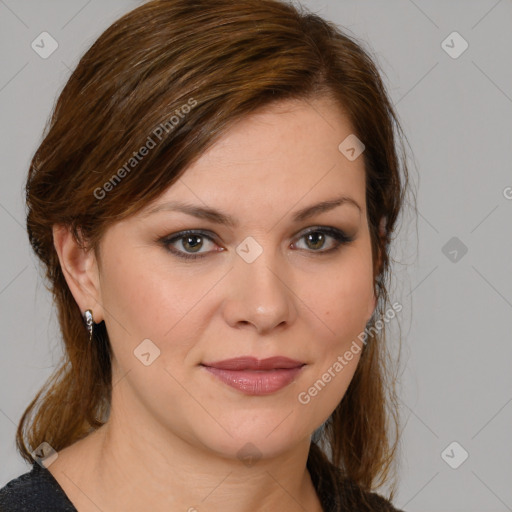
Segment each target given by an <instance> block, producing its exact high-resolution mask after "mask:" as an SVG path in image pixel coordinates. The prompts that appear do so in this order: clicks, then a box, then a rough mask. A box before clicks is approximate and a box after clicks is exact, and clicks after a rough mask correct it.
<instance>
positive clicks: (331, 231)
mask: <svg viewBox="0 0 512 512" xmlns="http://www.w3.org/2000/svg"><path fill="white" fill-rule="evenodd" d="M312 233H323V234H326V235H328V236H330V237H331V238H333V239H334V240H336V242H337V243H336V246H335V247H333V248H331V249H327V250H323V251H321V250H319V251H315V250H310V251H308V250H306V252H312V253H314V254H321V255H325V254H332V253H334V252H336V251H338V250H339V249H341V247H342V246H343V245H347V244H349V243H351V242H353V241H354V237H353V236H348V235H347V234H346V233H344V232H343V231H340V230H339V229H336V228H330V227H321V226H318V227H315V228H313V229H310V230H309V231H307V232H306V233H304V234H303V235H302V236H301V237H300V238H299V240H301V239H303V238H305V237H306V236H308V235H310V234H312ZM187 236H198V237H201V238H206V239H208V240H210V241H211V242H214V243H215V240H214V239H213V237H211V236H209V235H207V234H206V233H205V232H204V231H195V230H186V231H181V232H180V233H176V234H174V235H170V236H165V237H163V238H160V239H159V240H158V242H160V243H161V244H162V245H163V246H164V248H165V249H167V250H168V251H169V252H171V253H172V254H174V255H176V256H177V257H178V258H182V259H184V260H196V259H200V258H204V257H205V256H207V255H208V254H209V253H210V252H211V251H208V252H204V253H197V254H190V253H186V252H181V251H177V250H175V249H171V248H170V247H169V246H170V245H171V244H172V243H174V242H176V241H179V240H181V239H184V238H186V237H187ZM218 252H220V251H218Z"/></svg>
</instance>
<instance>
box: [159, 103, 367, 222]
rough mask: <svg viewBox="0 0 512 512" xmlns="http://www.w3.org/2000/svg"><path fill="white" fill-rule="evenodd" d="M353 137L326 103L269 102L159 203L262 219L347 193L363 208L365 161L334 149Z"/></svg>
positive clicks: (210, 151) (338, 112) (209, 152)
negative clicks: (243, 212)
mask: <svg viewBox="0 0 512 512" xmlns="http://www.w3.org/2000/svg"><path fill="white" fill-rule="evenodd" d="M352 134H353V129H352V126H351V123H350V120H349V119H348V117H347V116H346V115H345V114H344V112H343V110H342V108H341V107H340V106H339V105H337V104H336V103H334V102H333V100H331V99H328V98H322V99H308V100H287V101H283V102H279V103H275V104H273V105H271V106H268V107H266V108H265V109H263V110H261V111H258V112H256V113H253V114H251V115H249V116H247V117H244V118H243V119H241V120H240V121H237V122H236V123H234V124H233V125H232V126H231V127H230V128H229V129H228V130H227V131H226V132H225V133H224V134H223V136H222V137H221V138H220V139H219V140H218V141H217V142H216V143H215V144H214V145H213V146H212V147H211V148H209V149H208V150H207V151H206V152H205V153H204V154H203V155H201V157H200V158H199V159H198V160H196V161H195V162H194V164H192V165H191V166H190V167H189V168H188V169H187V170H186V171H185V173H184V174H183V175H182V177H181V179H180V180H178V182H176V183H175V184H174V185H172V186H171V187H169V189H168V190H167V191H166V193H165V194H163V195H162V196H161V198H160V199H159V200H158V201H157V203H160V202H163V201H166V200H171V199H180V200H186V201H189V202H195V203H198V202H199V203H201V202H202V203H204V204H206V205H212V206H216V207H227V206H230V205H232V206H233V207H235V206H236V207H238V208H240V209H243V208H244V207H246V208H252V209H254V208H255V207H256V208H258V211H260V213H261V214H263V213H264V212H265V211H269V210H276V209H278V210H279V209H286V208H287V207H291V206H292V205H294V204H296V205H297V209H298V208H299V207H300V206H305V205H307V204H311V203H312V202H314V201H316V200H326V199H329V198H331V197H334V196H339V195H340V194H346V195H348V196H351V197H353V198H354V199H355V200H356V201H357V202H358V203H359V204H360V205H361V207H362V208H363V209H364V208H365V195H366V194H365V170H364V160H363V156H362V155H361V156H360V157H358V158H357V159H355V160H353V161H350V160H349V159H347V158H346V157H345V156H344V154H343V153H342V152H341V151H340V150H339V145H340V143H341V142H342V141H343V140H345V139H346V138H347V137H348V136H350V135H352ZM354 210H355V209H354Z"/></svg>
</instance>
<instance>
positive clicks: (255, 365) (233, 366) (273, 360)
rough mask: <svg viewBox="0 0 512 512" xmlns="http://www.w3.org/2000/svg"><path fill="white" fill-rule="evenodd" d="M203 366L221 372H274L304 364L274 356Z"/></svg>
mask: <svg viewBox="0 0 512 512" xmlns="http://www.w3.org/2000/svg"><path fill="white" fill-rule="evenodd" d="M201 364H202V365H203V366H209V367H211V368H219V369H221V370H275V369H277V368H286V369H288V368H298V367H300V366H303V365H304V364H305V363H302V362H301V361H296V360H294V359H290V358H289V357H283V356H274V357H269V358H267V359H257V358H255V357H252V356H241V357H234V358H232V359H225V360H223V361H214V362H212V363H201Z"/></svg>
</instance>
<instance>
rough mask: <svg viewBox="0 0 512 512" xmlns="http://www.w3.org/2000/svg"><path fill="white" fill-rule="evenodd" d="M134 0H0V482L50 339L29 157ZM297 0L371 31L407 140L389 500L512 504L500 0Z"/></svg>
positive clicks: (511, 110)
mask: <svg viewBox="0 0 512 512" xmlns="http://www.w3.org/2000/svg"><path fill="white" fill-rule="evenodd" d="M140 3H141V2H136V1H119V0H108V1H105V0H103V1H100V0H89V1H86V0H59V1H41V0H38V1H35V0H33V1H26V0H17V1H15V0H0V42H1V44H0V48H1V49H0V52H1V58H2V65H1V67H0V108H1V123H0V130H1V134H0V145H1V148H0V150H1V155H2V162H1V178H2V181H1V184H2V186H1V188H0V226H1V230H2V243H1V244H0V262H1V265H0V307H1V311H2V314H1V319H0V322H1V325H0V329H1V331H0V332H1V336H2V357H1V359H0V375H1V386H0V388H1V391H0V393H1V394H0V439H1V444H0V458H1V461H2V462H1V463H0V487H1V486H2V485H4V484H5V483H6V482H7V481H8V480H10V479H12V478H14V477H16V476H18V475H20V474H21V473H22V472H25V471H27V470H28V469H29V468H28V466H27V465H26V464H25V463H24V462H22V461H21V459H20V458H19V457H18V456H17V454H16V452H15V448H14V436H15V431H16V426H17V422H18V420H19V418H20V416H21V414H22V412H23V411H24V409H25V407H26V406H27V405H28V402H29V401H30V400H31V399H32V397H33V396H34V395H35V393H36V391H37V390H38V389H39V388H40V386H41V385H42V384H43V382H44V381H45V380H46V378H47V377H48V376H49V375H50V373H51V372H52V370H53V368H54V366H55V365H56V364H57V363H58V359H59V357H60V355H61V346H60V341H59V336H58V330H57V322H56V319H55V317H54V313H53V311H52V305H51V301H50V296H49V294H48V292H47V291H46V290H45V287H44V284H43V281H42V279H41V277H40V276H39V274H38V270H37V262H36V259H35V256H32V254H31V250H30V247H29V244H28V239H27V236H26V232H25V228H24V206H23V190H22V187H23V182H24V179H25V175H26V171H27V169H28V164H29V162H30V160H31V157H32V155H33V152H34V151H35V149H36V148H37V146H38V144H39V143H40V141H41V136H42V131H43V127H44V125H45V122H46V119H47V117H48V115H49V114H50V111H51V108H52V106H53V103H54V101H55V99H56V97H57V94H58V93H59V92H60V90H61V88H62V86H63V85H64V83H65V81H66V80H67V78H68V76H69V75H70V70H71V69H72V68H73V67H74V66H75V65H76V63H77V62H78V58H79V57H80V56H81V55H82V54H83V52H84V51H85V50H86V49H87V48H88V47H89V46H90V45H91V44H92V42H93V41H94V40H95V39H96V38H97V37H98V36H99V35H100V33H101V32H102V31H103V30H104V29H105V28H106V27H107V26H109V25H110V24H111V23H112V22H113V21H114V20H116V19H117V18H118V17H119V16H120V15H122V14H123V13H124V12H127V11H128V10H131V9H132V8H134V7H136V6H137V5H138V4H140ZM303 4H304V5H305V6H307V7H309V8H311V9H312V10H314V11H316V12H318V13H320V14H321V15H323V16H325V17H326V18H328V19H331V20H333V21H335V22H336V23H338V24H339V25H340V26H341V27H344V28H345V29H347V31H348V33H349V34H352V35H355V36H356V37H359V38H361V39H362V40H363V42H365V43H366V44H367V45H369V48H370V50H371V51H372V52H373V55H374V57H375V58H376V59H377V62H378V65H379V66H380V68H381V70H382V72H383V74H384V80H385V82H386V85H387V87H388V90H389V92H390V95H391V98H392V100H393V102H394V104H395V106H396V109H397V112H398V115H399V117H400V120H401V122H402V125H403V128H404V130H405V132H406V134H407V137H408V139H409V142H410V144H411V148H412V155H410V156H411V159H412V160H411V162H410V166H411V178H412V180H413V187H415V188H416V189H417V205H418V209H419V215H418V219H417V224H416V221H415V220H414V218H413V217H412V216H411V215H406V216H405V217H404V222H403V228H402V230H401V232H400V233H399V235H398V237H397V238H398V239H397V245H396V247H395V259H396V260H397V262H396V263H395V265H394V269H395V272H396V278H395V281H396V286H395V288H394V289H393V290H392V291H391V299H392V302H393V301H395V300H397V301H399V302H401V303H402V304H403V306H404V309H403V312H402V314H401V316H400V319H399V321H400V326H401V333H402V344H403V352H402V360H401V364H402V367H403V374H402V379H401V380H402V383H401V389H400V396H401V414H402V421H403V428H404V432H403V436H402V442H401V468H400V477H401V480H400V486H399V493H398V496H397V498H396V500H395V504H396V505H397V506H398V507H400V508H404V509H406V510H407V511H410V512H413V511H451V512H452V511H459V510H460V511H465V512H473V511H475V512H476V511H479V512H481V511H489V512H490V511H505V510H509V511H510V510H512V485H511V482H512V442H511V435H512V429H511V426H512V404H511V402H512V385H511V384H512V372H511V355H512V343H511V335H510V333H511V329H510V327H511V321H510V320H511V313H512V257H511V256H512V222H511V220H512V199H510V198H511V197H512V188H507V187H512V172H511V168H512V164H511V162H512V137H511V135H512V58H511V55H512V30H511V28H512V27H511V25H512V2H511V1H510V0H501V1H496V0H481V1H468V0H465V1H450V2H446V1H444V2H442V1H440V0H437V1H428V2H427V1H420V0H416V1H412V0H400V1H398V0H393V1H390V0H388V1H386V2H379V1H377V0H372V1H369V0H366V1H345V0H308V1H304V2H303ZM43 31H47V32H49V33H50V34H51V35H52V36H53V37H54V38H55V39H56V40H57V42H58V45H59V46H58V49H57V50H56V51H55V52H54V53H53V54H52V55H51V56H50V57H49V58H47V59H43V58H41V57H40V56H39V55H38V54H36V52H35V51H34V50H33V49H32V48H31V43H32V41H33V40H35V39H36V37H37V36H39V34H40V33H41V32H43ZM453 31H457V32H459V33H460V34H461V36H462V37H463V38H464V39H465V40H466V41H467V42H468V44H469V47H468V49H467V50H466V51H465V52H464V53H462V54H461V55H460V56H459V57H458V58H452V57H450V56H449V55H448V54H447V53H446V52H445V51H444V50H443V48H442V46H441V43H442V41H443V40H445V39H446V38H447V36H448V35H449V34H451V33H452V32H453ZM448 41H449V40H448ZM449 44H450V45H452V46H454V51H456V50H458V49H459V48H460V44H459V42H456V41H455V42H454V43H453V44H452V43H451V42H450V43H449ZM507 196H508V198H507ZM453 237H456V238H455V239H454V240H452V241H451V242H450V240H451V239H452V238H453ZM446 244H448V245H446ZM462 244H464V246H466V247H467V253H465V254H463V251H462V249H463V245H462ZM454 249H455V250H456V251H457V254H455V253H454V252H451V253H450V251H453V250H454ZM393 327H394V328H396V326H392V328H393ZM396 332H397V334H398V331H396ZM453 441H456V442H457V443H459V445H460V446H461V447H463V449H465V450H466V451H467V452H468V453H469V457H468V458H467V460H466V461H465V462H464V463H463V464H461V465H460V466H459V467H458V468H457V469H452V467H450V466H449V465H448V464H447V463H446V462H445V460H443V458H442V456H441V454H442V453H445V458H446V453H448V454H449V456H450V460H453V461H457V460H458V457H460V453H461V448H459V447H456V448H455V449H454V451H453V452H452V451H450V450H448V452H445V449H446V448H447V447H448V445H450V443H452V442H453Z"/></svg>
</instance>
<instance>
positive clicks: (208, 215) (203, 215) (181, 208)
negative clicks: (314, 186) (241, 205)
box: [144, 196, 362, 228]
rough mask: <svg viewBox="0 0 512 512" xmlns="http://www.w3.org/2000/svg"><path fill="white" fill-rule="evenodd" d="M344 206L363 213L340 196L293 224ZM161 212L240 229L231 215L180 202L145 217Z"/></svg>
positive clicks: (162, 206)
mask: <svg viewBox="0 0 512 512" xmlns="http://www.w3.org/2000/svg"><path fill="white" fill-rule="evenodd" d="M342 205H352V206H355V207H356V208H357V209H358V210H359V212H360V213H362V208H361V206H359V204H358V203H357V201H355V200H354V199H353V198H351V197H349V196H340V197H337V198H334V199H330V200H327V201H322V202H320V203H317V204H314V205H311V206H307V207H305V208H303V209H302V210H299V211H297V212H296V213H295V215H294V216H293V219H292V220H293V222H295V223H297V222H301V221H304V220H306V219H309V218H310V217H313V216H314V215H319V214H320V213H324V212H328V211H330V210H333V209H334V208H337V207H338V206H342ZM161 211H176V212H182V213H186V214H188V215H192V216H194V217H198V218H200V219H206V220H210V221H211V222H215V223H216V224H223V225H226V226H229V227H231V228H236V227H238V225H239V223H238V221H237V220H236V219H235V218H234V217H232V216H231V215H229V214H227V213H224V212H221V211H219V210H215V209H214V208H209V207H205V206H196V205H192V204H187V203H183V202H180V201H169V202H166V203H162V204H159V205H157V206H155V207H154V208H152V209H150V210H149V211H147V212H146V214H145V215H144V216H149V215H152V214H154V213H157V212H161Z"/></svg>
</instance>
